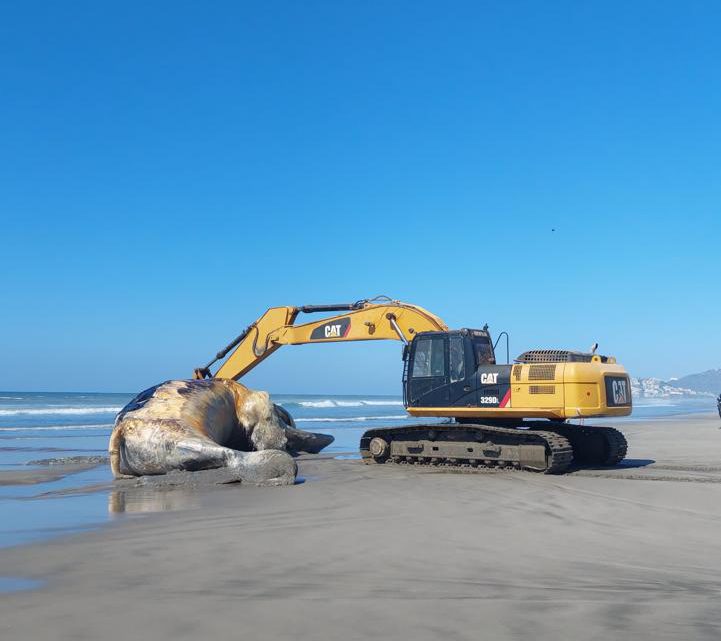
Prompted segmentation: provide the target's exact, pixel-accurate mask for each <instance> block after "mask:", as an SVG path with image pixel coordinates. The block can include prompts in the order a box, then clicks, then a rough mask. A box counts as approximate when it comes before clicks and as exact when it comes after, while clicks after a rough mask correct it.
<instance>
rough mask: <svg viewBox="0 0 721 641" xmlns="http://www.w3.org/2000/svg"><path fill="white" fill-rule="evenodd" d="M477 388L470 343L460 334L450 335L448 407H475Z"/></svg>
mask: <svg viewBox="0 0 721 641" xmlns="http://www.w3.org/2000/svg"><path fill="white" fill-rule="evenodd" d="M477 388H478V376H476V375H475V362H474V359H473V351H472V346H471V342H470V340H469V339H468V338H467V337H466V336H464V335H462V334H451V335H450V336H449V337H448V395H449V406H450V407H470V406H475V405H476V390H477Z"/></svg>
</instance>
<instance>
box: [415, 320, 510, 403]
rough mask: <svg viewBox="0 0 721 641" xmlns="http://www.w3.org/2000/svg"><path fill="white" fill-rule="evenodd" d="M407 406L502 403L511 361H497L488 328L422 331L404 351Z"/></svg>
mask: <svg viewBox="0 0 721 641" xmlns="http://www.w3.org/2000/svg"><path fill="white" fill-rule="evenodd" d="M403 354H404V360H405V366H404V375H403V390H404V402H405V405H406V407H477V406H479V405H481V406H485V407H499V406H500V407H503V405H502V403H503V399H504V396H505V395H506V393H507V392H509V390H510V372H511V366H510V365H496V356H495V353H494V350H493V342H492V341H491V336H490V334H489V333H488V330H486V329H460V330H456V331H438V332H419V333H418V334H417V335H416V336H415V337H414V338H413V340H412V341H411V343H410V344H409V345H408V348H407V349H406V350H404V352H403Z"/></svg>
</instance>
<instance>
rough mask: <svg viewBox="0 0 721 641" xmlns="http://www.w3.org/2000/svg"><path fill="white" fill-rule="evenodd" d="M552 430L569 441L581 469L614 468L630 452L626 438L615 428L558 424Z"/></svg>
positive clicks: (576, 462) (575, 460)
mask: <svg viewBox="0 0 721 641" xmlns="http://www.w3.org/2000/svg"><path fill="white" fill-rule="evenodd" d="M550 429H552V430H553V431H555V432H556V433H557V434H561V435H562V436H564V437H565V438H566V439H568V441H569V442H570V444H571V447H572V448H573V458H574V462H575V464H576V465H578V466H580V467H588V466H599V467H613V466H614V465H618V464H619V463H620V462H621V461H622V460H623V459H624V458H625V457H626V452H627V451H628V443H627V441H626V437H625V436H624V435H623V434H622V433H621V432H619V431H618V430H617V429H614V428H613V427H592V426H581V425H571V424H569V423H557V424H554V426H553V427H551V428H550Z"/></svg>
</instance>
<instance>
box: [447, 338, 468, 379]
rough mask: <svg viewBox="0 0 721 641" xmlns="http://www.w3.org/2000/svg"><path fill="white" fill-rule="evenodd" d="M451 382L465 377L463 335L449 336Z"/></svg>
mask: <svg viewBox="0 0 721 641" xmlns="http://www.w3.org/2000/svg"><path fill="white" fill-rule="evenodd" d="M449 351H450V353H449V356H450V367H451V383H455V382H456V381H462V380H463V379H465V378H466V360H465V358H464V354H463V337H462V336H451V342H450V350H449Z"/></svg>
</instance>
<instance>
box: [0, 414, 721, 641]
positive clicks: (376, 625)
mask: <svg viewBox="0 0 721 641" xmlns="http://www.w3.org/2000/svg"><path fill="white" fill-rule="evenodd" d="M720 426H721V421H720V420H719V418H718V416H712V415H710V414H709V415H701V416H698V415H697V416H693V417H673V418H668V419H657V420H653V421H645V422H638V423H624V424H622V425H621V427H622V429H623V430H624V432H625V433H626V434H627V435H628V438H629V441H630V443H631V448H630V451H629V460H628V463H627V464H626V465H624V466H622V467H620V468H618V469H613V470H582V471H577V472H574V473H572V474H569V475H566V476H561V477H550V476H541V475H535V474H531V473H520V472H485V473H484V472H481V473H469V474H458V473H444V472H440V473H439V472H434V471H431V470H428V469H423V468H421V469H419V468H417V467H415V466H408V467H406V466H365V465H363V464H362V463H360V461H353V460H336V459H333V458H330V457H323V456H322V455H321V456H316V457H306V458H303V459H302V460H301V461H300V469H301V475H302V476H303V477H304V478H305V482H304V483H302V484H299V485H296V486H294V487H287V488H254V487H245V486H239V485H220V486H213V487H212V488H210V487H208V488H205V490H203V489H201V490H199V491H198V490H197V488H196V491H195V493H193V494H192V497H193V500H192V501H188V500H187V498H188V496H190V495H189V494H188V493H187V488H184V487H182V485H180V486H178V487H176V488H173V486H172V485H170V486H164V487H156V488H154V487H152V486H149V487H147V486H145V487H135V488H133V487H130V486H125V487H123V488H121V489H120V492H119V493H118V492H116V493H115V495H111V498H110V501H109V502H110V507H111V508H112V505H113V501H114V500H115V502H116V503H117V502H118V501H119V500H120V499H119V498H118V496H119V494H122V504H123V506H125V507H126V508H127V507H128V506H130V507H131V508H132V506H133V504H134V502H135V504H136V505H137V506H139V509H142V506H145V507H147V506H148V505H149V503H148V501H150V504H151V505H152V501H153V500H157V501H170V502H171V503H172V501H174V500H177V501H178V507H179V508H180V509H179V510H178V511H173V512H166V513H159V514H154V515H151V516H148V517H144V518H131V519H123V520H121V521H120V522H119V523H117V524H114V525H113V526H110V527H107V528H103V529H101V530H99V531H96V532H92V533H87V534H83V535H78V536H74V537H70V538H65V539H59V540H55V541H52V542H49V543H43V544H36V545H32V546H25V547H19V548H12V549H7V550H0V576H13V577H22V578H24V579H30V580H40V581H43V586H42V587H40V588H39V589H35V590H27V591H22V592H14V593H8V594H4V595H2V597H1V598H0V635H2V638H7V639H25V638H27V639H30V638H32V639H37V640H42V639H83V638H87V639H123V640H126V639H128V638H133V637H138V636H140V637H141V638H144V639H165V638H174V639H184V638H188V639H191V638H192V639H197V638H199V637H207V638H251V639H309V640H311V639H312V640H313V641H317V640H322V639H364V638H386V639H388V638H393V639H438V638H446V639H479V638H481V639H483V638H487V639H529V638H530V639H559V638H560V639H574V640H578V639H602V638H603V639H674V640H676V639H718V638H719V636H720V635H721V611H720V610H719V607H718V604H719V599H721V430H719V427H720ZM681 438H683V439H685V440H684V441H681V440H680V439H681ZM113 496H114V497H115V498H113Z"/></svg>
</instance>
